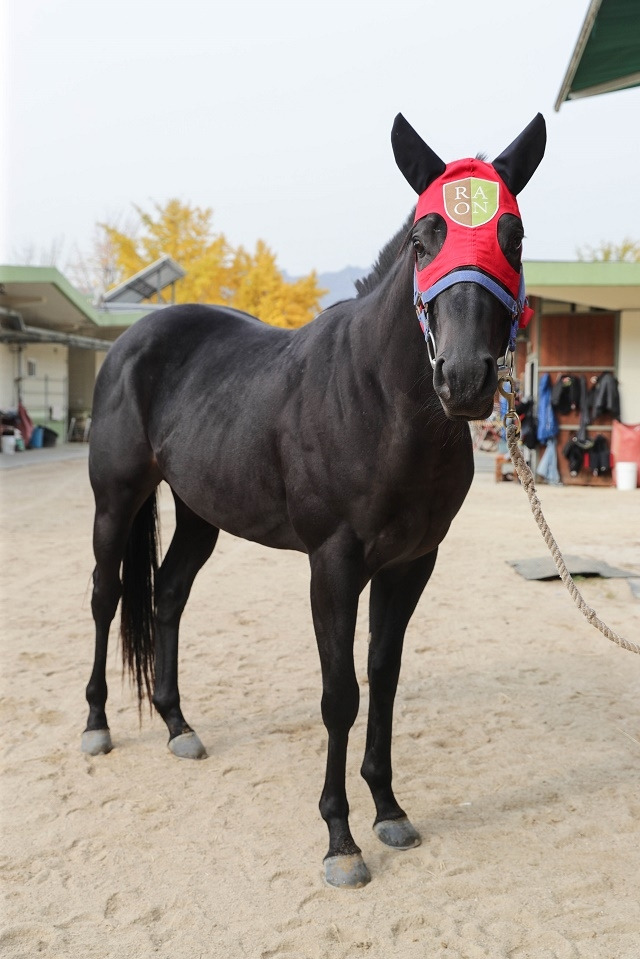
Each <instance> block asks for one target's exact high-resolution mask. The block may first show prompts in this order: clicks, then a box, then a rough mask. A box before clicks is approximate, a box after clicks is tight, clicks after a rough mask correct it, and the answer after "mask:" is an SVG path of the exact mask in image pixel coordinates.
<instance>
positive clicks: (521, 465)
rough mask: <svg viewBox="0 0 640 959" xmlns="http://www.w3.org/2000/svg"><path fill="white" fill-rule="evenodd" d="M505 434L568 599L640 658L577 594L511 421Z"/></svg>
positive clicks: (639, 648)
mask: <svg viewBox="0 0 640 959" xmlns="http://www.w3.org/2000/svg"><path fill="white" fill-rule="evenodd" d="M506 433H507V446H508V447H509V453H510V454H511V462H512V463H513V465H514V467H515V470H516V473H517V474H518V478H519V479H520V482H521V483H522V486H523V489H524V491H525V493H526V494H527V496H528V498H529V503H530V504H531V510H532V512H533V515H534V518H535V520H536V523H537V524H538V527H539V529H540V532H541V533H542V538H543V539H544V541H545V543H546V544H547V546H548V547H549V552H550V553H551V555H552V556H553V561H554V563H555V564H556V568H557V570H558V573H559V574H560V579H561V580H562V582H563V583H564V585H565V586H566V587H567V589H568V590H569V593H570V595H571V599H572V600H573V601H574V603H575V604H576V606H577V607H578V609H579V610H580V612H581V613H582V615H583V616H584V617H585V619H586V620H587V621H588V622H589V623H591V625H592V626H594V627H595V628H596V629H598V630H600V632H601V633H602V635H603V636H606V637H607V639H610V640H611V642H612V643H615V644H616V645H617V646H621V647H622V649H626V650H628V651H629V652H630V653H639V654H640V646H637V645H636V643H632V642H630V641H629V640H628V639H624V638H623V637H622V636H618V634H617V633H616V632H614V631H613V630H612V629H611V628H610V627H609V626H607V624H606V623H603V622H602V620H601V619H599V618H598V617H597V616H596V613H595V611H594V610H593V609H591V607H590V606H588V605H587V604H586V603H585V601H584V599H583V598H582V595H581V594H580V590H579V589H578V587H577V586H576V584H575V583H574V581H573V578H572V576H571V573H570V572H569V570H568V569H567V567H566V565H565V562H564V559H563V558H562V553H561V552H560V549H559V548H558V544H557V543H556V541H555V539H554V538H553V534H552V533H551V530H550V529H549V526H548V524H547V521H546V520H545V518H544V515H543V512H542V506H541V505H540V500H539V499H538V495H537V493H536V485H535V480H534V478H533V473H532V472H531V470H530V469H529V466H528V464H527V463H526V462H525V460H524V457H523V455H522V453H521V451H520V448H519V446H518V433H519V430H518V429H517V428H516V426H515V425H514V423H513V421H512V422H510V423H509V424H507V427H506Z"/></svg>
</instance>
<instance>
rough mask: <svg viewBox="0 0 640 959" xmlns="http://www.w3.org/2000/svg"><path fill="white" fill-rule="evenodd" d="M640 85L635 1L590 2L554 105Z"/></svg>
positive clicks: (639, 15)
mask: <svg viewBox="0 0 640 959" xmlns="http://www.w3.org/2000/svg"><path fill="white" fill-rule="evenodd" d="M639 84H640V10H639V8H638V0H591V3H590V4H589V9H588V10H587V15H586V17H585V20H584V23H583V24H582V30H581V31H580V36H579V37H578V42H577V43H576V47H575V50H574V51H573V56H572V57H571V62H570V63H569V66H568V68H567V72H566V74H565V78H564V80H563V81H562V86H561V88H560V93H559V94H558V98H557V100H556V103H555V109H556V111H558V110H559V109H560V107H561V106H562V104H563V103H564V102H565V100H575V99H577V98H578V97H591V96H595V95H596V94H599V93H611V92H613V91H614V90H625V89H627V88H628V87H636V86H638V85H639Z"/></svg>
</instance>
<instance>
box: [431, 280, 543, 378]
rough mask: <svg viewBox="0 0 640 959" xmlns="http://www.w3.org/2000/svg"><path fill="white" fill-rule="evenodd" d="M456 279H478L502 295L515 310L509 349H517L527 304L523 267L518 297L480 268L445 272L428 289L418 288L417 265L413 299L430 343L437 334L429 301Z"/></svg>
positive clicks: (504, 301)
mask: <svg viewBox="0 0 640 959" xmlns="http://www.w3.org/2000/svg"><path fill="white" fill-rule="evenodd" d="M456 283H477V284H478V285H479V286H483V287H484V288H485V290H488V291H489V293H492V294H493V296H495V297H496V299H498V300H499V301H500V302H501V303H502V305H503V306H504V307H506V308H507V310H508V311H509V313H510V314H511V330H510V332H509V350H510V351H511V352H512V353H513V351H514V350H515V348H516V336H517V333H518V327H519V325H520V317H521V315H522V312H523V310H524V309H525V307H526V297H525V287H524V271H523V270H520V287H519V290H518V298H517V299H516V300H514V298H513V297H512V296H511V294H510V293H507V291H506V290H503V288H502V287H501V286H500V284H499V283H496V281H495V280H493V279H491V277H490V276H487V274H486V273H482V272H481V271H479V270H452V271H451V273H447V275H446V276H443V277H442V278H441V279H440V280H438V281H437V282H436V283H434V284H433V286H430V287H429V289H428V290H424V291H420V290H419V289H418V271H417V268H416V269H414V271H413V302H414V306H415V308H416V314H417V316H418V321H419V323H420V327H421V329H422V333H423V335H424V338H425V340H426V342H427V345H428V346H430V345H432V343H433V334H432V333H431V330H430V329H429V304H430V303H431V302H432V301H433V300H435V298H436V296H438V294H439V293H442V291H443V290H447V289H449V287H450V286H455V284H456ZM434 359H435V357H434ZM432 362H433V361H432Z"/></svg>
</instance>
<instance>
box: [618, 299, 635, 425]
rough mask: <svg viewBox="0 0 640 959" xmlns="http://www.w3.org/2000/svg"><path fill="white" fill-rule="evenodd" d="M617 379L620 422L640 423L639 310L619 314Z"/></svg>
mask: <svg viewBox="0 0 640 959" xmlns="http://www.w3.org/2000/svg"><path fill="white" fill-rule="evenodd" d="M618 380H619V381H620V402H621V412H620V415H621V418H622V422H623V423H640V310H625V311H624V312H623V313H621V315H620V341H619V348H618Z"/></svg>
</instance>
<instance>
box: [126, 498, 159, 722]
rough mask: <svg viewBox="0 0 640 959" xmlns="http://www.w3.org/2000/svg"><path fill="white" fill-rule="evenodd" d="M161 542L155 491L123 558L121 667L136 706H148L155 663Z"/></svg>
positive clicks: (135, 525) (136, 523)
mask: <svg viewBox="0 0 640 959" xmlns="http://www.w3.org/2000/svg"><path fill="white" fill-rule="evenodd" d="M159 551H160V542H159V535H158V507H157V499H156V492H155V491H154V492H153V493H152V494H151V496H150V497H149V498H148V499H147V500H146V501H145V503H143V505H142V506H141V508H140V509H139V511H138V513H137V514H136V516H135V518H134V520H133V525H132V527H131V532H130V533H129V539H128V540H127V545H126V549H125V553H124V558H123V561H122V607H121V619H120V635H121V637H122V668H123V670H127V669H128V670H129V673H130V675H131V678H132V679H135V682H136V686H137V688H138V709H139V711H140V712H142V703H143V700H144V698H145V695H146V696H147V698H148V700H149V704H150V705H151V696H152V692H153V680H154V664H155V635H154V633H155V624H154V613H155V608H154V607H155V602H154V586H155V578H156V573H157V571H158V554H159Z"/></svg>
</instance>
